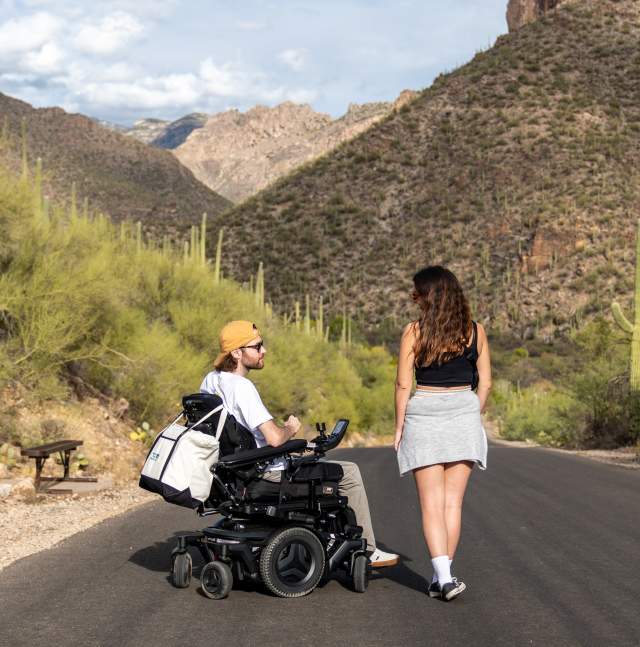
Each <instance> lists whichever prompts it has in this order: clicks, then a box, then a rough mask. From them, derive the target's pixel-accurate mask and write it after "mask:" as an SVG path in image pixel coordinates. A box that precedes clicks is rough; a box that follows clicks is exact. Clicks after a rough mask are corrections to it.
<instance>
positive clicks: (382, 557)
mask: <svg viewBox="0 0 640 647" xmlns="http://www.w3.org/2000/svg"><path fill="white" fill-rule="evenodd" d="M369 560H370V561H371V568H383V567H385V566H395V565H396V564H397V563H398V561H399V560H400V556H399V555H396V554H395V553H387V552H385V551H384V550H380V549H379V548H376V549H375V550H374V551H373V552H372V553H371V555H369Z"/></svg>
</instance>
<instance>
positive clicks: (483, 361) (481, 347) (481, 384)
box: [477, 324, 491, 411]
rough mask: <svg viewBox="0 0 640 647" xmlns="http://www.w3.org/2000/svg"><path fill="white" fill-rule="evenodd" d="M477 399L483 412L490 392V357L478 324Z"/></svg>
mask: <svg viewBox="0 0 640 647" xmlns="http://www.w3.org/2000/svg"><path fill="white" fill-rule="evenodd" d="M477 365H478V398H480V411H484V410H485V407H486V406H487V400H488V399H489V391H491V356H490V355H489V341H488V339H487V333H486V332H485V331H484V327H483V326H482V324H478V362H477Z"/></svg>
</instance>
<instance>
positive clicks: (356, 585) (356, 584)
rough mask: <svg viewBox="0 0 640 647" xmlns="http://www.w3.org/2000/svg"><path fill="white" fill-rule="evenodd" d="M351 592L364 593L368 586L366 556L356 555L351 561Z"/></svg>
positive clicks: (367, 562)
mask: <svg viewBox="0 0 640 647" xmlns="http://www.w3.org/2000/svg"><path fill="white" fill-rule="evenodd" d="M351 576H352V578H353V590H354V591H355V592H356V593H364V592H365V591H366V590H367V585H368V584H369V558H368V557H367V556H366V555H357V556H356V558H355V559H354V560H353V573H352V574H351Z"/></svg>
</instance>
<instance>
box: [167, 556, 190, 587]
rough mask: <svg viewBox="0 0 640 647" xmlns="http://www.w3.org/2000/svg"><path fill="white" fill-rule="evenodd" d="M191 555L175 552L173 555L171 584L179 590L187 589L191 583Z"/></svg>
mask: <svg viewBox="0 0 640 647" xmlns="http://www.w3.org/2000/svg"><path fill="white" fill-rule="evenodd" d="M191 569H192V562H191V555H189V553H187V552H186V551H185V552H174V553H173V554H172V555H171V583H172V584H173V586H175V587H176V588H178V589H186V588H187V587H188V586H189V583H190V582H191Z"/></svg>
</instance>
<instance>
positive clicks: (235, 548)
mask: <svg viewBox="0 0 640 647" xmlns="http://www.w3.org/2000/svg"><path fill="white" fill-rule="evenodd" d="M217 402H218V400H217V399H212V398H211V396H207V395H206V394H196V395H193V396H187V397H185V398H183V406H184V410H185V415H186V418H187V420H188V422H189V423H195V422H196V421H197V420H199V419H200V418H201V417H202V414H203V413H206V412H207V411H208V410H210V409H211V407H213V406H214V405H215V404H216V403H217ZM206 425H207V423H202V424H201V425H199V426H198V427H196V428H197V429H198V430H200V431H205V432H206ZM348 425H349V421H348V420H344V419H341V420H338V422H337V423H336V424H335V427H334V428H333V430H332V431H331V433H329V434H327V433H326V426H325V425H324V424H317V425H316V429H317V433H318V436H317V437H316V438H314V439H313V440H312V441H306V440H289V441H288V442H286V443H285V444H283V445H281V446H280V447H262V448H259V449H255V448H254V449H248V447H250V446H251V444H252V443H253V446H254V447H255V441H253V437H252V436H251V434H250V432H249V431H248V430H246V429H244V428H243V427H241V426H240V425H238V424H236V423H232V425H231V427H230V428H229V429H225V432H224V433H223V437H222V438H221V457H220V458H219V460H218V462H217V464H216V465H215V466H214V467H213V468H212V470H211V471H212V474H213V485H212V489H211V494H210V495H209V498H208V500H207V501H205V502H204V503H203V504H202V505H201V506H200V507H199V509H198V514H199V515H200V516H202V517H207V516H210V515H216V514H219V515H220V519H219V520H218V521H216V523H214V524H213V525H211V526H209V527H206V528H204V529H203V530H201V531H199V532H194V533H191V534H185V535H182V536H180V537H178V542H177V546H176V547H175V548H174V550H173V552H172V555H171V582H172V584H173V585H174V586H176V587H178V588H186V587H188V586H189V583H190V580H191V574H192V558H191V555H190V553H189V552H188V548H189V547H194V548H195V549H197V550H198V551H199V552H200V554H201V555H202V557H203V558H204V561H205V565H204V567H203V568H202V570H201V574H200V583H201V587H202V591H203V592H204V594H205V595H206V596H207V597H209V598H212V599H222V598H225V597H227V595H228V594H229V592H230V591H231V588H232V586H233V583H234V581H241V582H255V583H260V582H262V583H263V584H264V585H265V586H266V588H267V589H268V590H269V591H270V592H271V593H273V594H274V595H276V596H279V597H283V598H294V597H301V596H304V595H307V594H308V593H311V591H313V589H315V588H316V586H317V585H318V584H319V583H320V582H321V581H322V580H323V578H324V579H326V578H328V577H330V575H331V574H333V573H335V572H338V571H343V572H344V573H346V575H347V576H348V577H349V578H350V581H351V583H352V586H353V589H354V590H355V591H357V592H360V593H363V592H364V591H365V590H366V588H367V584H368V579H369V573H370V562H369V558H368V556H367V552H366V550H367V542H366V540H365V539H363V538H362V528H361V527H360V526H358V525H357V522H356V518H355V514H354V512H353V510H352V509H351V508H350V507H349V505H348V501H347V498H346V497H344V496H340V495H339V492H338V482H339V481H340V479H341V478H342V475H343V472H342V467H341V466H340V465H339V464H336V463H329V462H325V461H322V460H320V459H321V458H322V457H323V456H324V455H325V453H326V452H327V451H329V450H331V449H333V448H335V447H337V446H338V445H339V444H340V442H341V441H342V439H343V438H344V435H345V433H346V431H347V427H348ZM245 432H246V433H245ZM247 434H248V436H247ZM231 449H234V450H235V451H230V450H231ZM279 457H284V459H285V461H286V469H285V470H283V472H282V477H281V481H280V482H279V483H278V482H272V481H268V480H265V479H261V478H260V475H261V473H262V472H264V471H265V468H267V467H268V466H269V463H270V462H271V461H272V460H273V459H274V458H279Z"/></svg>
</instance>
